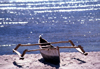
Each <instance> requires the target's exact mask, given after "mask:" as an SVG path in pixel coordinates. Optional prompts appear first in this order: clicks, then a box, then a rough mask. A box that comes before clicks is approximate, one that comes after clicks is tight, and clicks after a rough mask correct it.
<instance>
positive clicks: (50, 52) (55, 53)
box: [40, 48, 60, 64]
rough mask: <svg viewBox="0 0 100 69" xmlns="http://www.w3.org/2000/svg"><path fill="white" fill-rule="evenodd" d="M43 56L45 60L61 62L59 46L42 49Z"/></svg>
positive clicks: (54, 62)
mask: <svg viewBox="0 0 100 69" xmlns="http://www.w3.org/2000/svg"><path fill="white" fill-rule="evenodd" d="M40 53H41V55H42V57H43V58H44V60H45V61H47V62H50V63H53V64H59V63H60V57H59V56H60V54H59V48H51V49H46V50H42V51H40Z"/></svg>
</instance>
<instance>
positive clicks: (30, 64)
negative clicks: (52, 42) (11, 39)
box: [0, 51, 100, 69]
mask: <svg viewBox="0 0 100 69" xmlns="http://www.w3.org/2000/svg"><path fill="white" fill-rule="evenodd" d="M0 69H100V51H99V52H88V55H87V56H84V55H82V54H81V53H79V52H61V53H60V64H59V65H54V64H51V63H48V62H46V61H45V60H43V58H42V56H41V54H26V55H25V59H24V60H19V58H18V55H1V56H0Z"/></svg>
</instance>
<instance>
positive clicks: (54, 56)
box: [13, 36, 88, 64]
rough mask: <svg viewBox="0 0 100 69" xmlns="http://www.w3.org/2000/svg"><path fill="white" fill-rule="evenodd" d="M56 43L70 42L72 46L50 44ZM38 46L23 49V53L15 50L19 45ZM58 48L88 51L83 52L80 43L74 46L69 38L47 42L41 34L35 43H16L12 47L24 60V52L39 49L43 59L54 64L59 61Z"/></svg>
mask: <svg viewBox="0 0 100 69" xmlns="http://www.w3.org/2000/svg"><path fill="white" fill-rule="evenodd" d="M57 43H70V44H71V45H72V46H60V47H54V46H52V45H51V44H57ZM36 45H37V46H38V45H39V47H40V49H35V50H27V49H26V50H24V51H23V53H22V54H21V53H20V52H18V51H17V49H18V48H19V47H20V46H36ZM60 48H75V49H76V50H78V51H79V52H80V53H82V54H84V55H87V54H88V53H85V51H84V49H83V47H82V46H81V45H78V46H75V45H74V43H73V42H72V41H71V40H68V41H59V42H47V41H46V40H45V39H43V38H42V37H41V36H40V37H39V41H38V43H37V44H18V45H17V46H16V47H15V49H13V52H15V53H17V54H18V55H19V57H20V59H22V60H24V55H25V53H26V52H31V51H40V53H41V55H42V57H43V58H44V60H46V61H47V62H50V63H54V64H59V63H60V52H59V49H60Z"/></svg>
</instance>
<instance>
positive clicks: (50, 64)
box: [39, 58, 60, 69]
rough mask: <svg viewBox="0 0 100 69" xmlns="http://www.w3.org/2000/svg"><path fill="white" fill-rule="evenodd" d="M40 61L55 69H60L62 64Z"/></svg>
mask: <svg viewBox="0 0 100 69" xmlns="http://www.w3.org/2000/svg"><path fill="white" fill-rule="evenodd" d="M39 61H40V62H41V63H43V64H46V65H48V66H51V67H55V68H56V69H59V67H60V63H59V64H54V63H50V62H47V61H45V60H44V59H43V58H41V59H39Z"/></svg>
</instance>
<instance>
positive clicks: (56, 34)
mask: <svg viewBox="0 0 100 69" xmlns="http://www.w3.org/2000/svg"><path fill="white" fill-rule="evenodd" d="M39 35H42V37H43V38H44V39H46V40H47V41H48V42H57V41H68V40H72V41H73V42H74V44H75V45H76V46H77V45H81V46H82V47H83V48H84V50H85V51H86V52H90V51H100V0H23V1H20V0H8V1H6V0H0V55H4V54H5V55H7V54H15V53H13V51H12V49H14V48H15V47H16V46H17V45H18V44H35V43H38V39H39ZM53 46H71V45H70V44H69V43H64V44H54V45H53ZM38 48H39V47H38V46H25V47H20V48H19V49H18V51H19V52H21V53H22V52H23V51H24V50H25V49H28V50H32V49H38ZM60 52H77V50H75V49H60ZM30 53H31V54H32V53H34V54H36V53H39V52H38V51H36V52H29V53H27V54H30Z"/></svg>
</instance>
